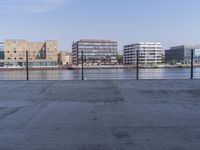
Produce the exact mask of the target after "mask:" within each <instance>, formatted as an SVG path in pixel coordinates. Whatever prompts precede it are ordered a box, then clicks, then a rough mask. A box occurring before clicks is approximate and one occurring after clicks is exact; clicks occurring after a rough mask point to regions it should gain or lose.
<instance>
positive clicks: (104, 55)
mask: <svg viewBox="0 0 200 150" xmlns="http://www.w3.org/2000/svg"><path fill="white" fill-rule="evenodd" d="M82 52H83V62H84V65H116V64H117V42H115V41H110V40H80V41H77V42H74V43H73V44H72V63H73V64H74V65H77V66H78V65H80V64H81V63H82Z"/></svg>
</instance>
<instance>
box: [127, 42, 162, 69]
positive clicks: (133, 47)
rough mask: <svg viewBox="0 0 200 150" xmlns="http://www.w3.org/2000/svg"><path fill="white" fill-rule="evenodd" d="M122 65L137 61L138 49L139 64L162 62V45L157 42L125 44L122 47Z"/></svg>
mask: <svg viewBox="0 0 200 150" xmlns="http://www.w3.org/2000/svg"><path fill="white" fill-rule="evenodd" d="M123 49H124V50H123V54H124V59H123V60H124V65H133V64H136V61H137V51H139V63H140V64H152V63H153V64H158V63H161V62H162V55H163V51H162V45H161V43H158V42H140V43H135V44H130V45H125V46H124V48H123Z"/></svg>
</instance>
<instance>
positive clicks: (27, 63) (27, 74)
mask: <svg viewBox="0 0 200 150" xmlns="http://www.w3.org/2000/svg"><path fill="white" fill-rule="evenodd" d="M26 79H27V81H28V80H29V62H28V51H26Z"/></svg>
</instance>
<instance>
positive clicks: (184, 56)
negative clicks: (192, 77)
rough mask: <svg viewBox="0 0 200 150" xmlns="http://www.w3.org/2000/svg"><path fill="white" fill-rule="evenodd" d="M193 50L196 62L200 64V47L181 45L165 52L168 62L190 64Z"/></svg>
mask: <svg viewBox="0 0 200 150" xmlns="http://www.w3.org/2000/svg"><path fill="white" fill-rule="evenodd" d="M191 50H194V57H195V61H197V62H200V45H181V46H175V47H171V48H170V49H169V50H166V51H165V61H166V62H176V63H189V62H190V61H191Z"/></svg>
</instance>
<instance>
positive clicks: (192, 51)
mask: <svg viewBox="0 0 200 150" xmlns="http://www.w3.org/2000/svg"><path fill="white" fill-rule="evenodd" d="M193 78H194V50H193V49H192V50H191V79H193Z"/></svg>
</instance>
